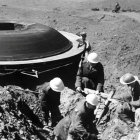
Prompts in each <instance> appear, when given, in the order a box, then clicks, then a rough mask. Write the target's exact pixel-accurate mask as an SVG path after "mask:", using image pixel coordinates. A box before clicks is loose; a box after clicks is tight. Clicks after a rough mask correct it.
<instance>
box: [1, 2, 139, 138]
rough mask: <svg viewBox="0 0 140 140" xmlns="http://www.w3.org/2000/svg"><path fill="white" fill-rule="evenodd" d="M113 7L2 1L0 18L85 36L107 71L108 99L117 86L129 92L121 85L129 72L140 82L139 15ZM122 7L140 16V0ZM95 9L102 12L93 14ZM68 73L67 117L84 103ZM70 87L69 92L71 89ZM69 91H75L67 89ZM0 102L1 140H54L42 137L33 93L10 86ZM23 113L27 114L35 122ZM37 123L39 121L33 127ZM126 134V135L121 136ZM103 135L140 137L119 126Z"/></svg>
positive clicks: (64, 102)
mask: <svg viewBox="0 0 140 140" xmlns="http://www.w3.org/2000/svg"><path fill="white" fill-rule="evenodd" d="M115 2H116V1H111V0H104V1H103V0H94V1H93V0H77V1H74V0H62V1H59V0H53V1H52V0H24V1H19V0H11V1H8V0H2V1H1V7H0V18H1V19H10V20H18V21H23V22H24V21H30V22H38V23H43V24H45V25H49V26H51V27H53V28H55V29H58V30H64V31H68V32H72V33H78V32H81V31H85V32H87V38H88V40H89V42H90V44H91V46H92V51H96V52H97V53H98V54H99V56H100V61H101V62H102V64H103V65H104V70H105V80H106V81H105V92H107V93H108V91H109V90H110V87H111V85H113V86H115V87H116V89H117V92H116V95H117V94H120V93H122V92H126V88H125V87H122V85H120V83H119V78H120V77H121V76H122V75H123V74H125V73H127V72H131V73H132V74H134V75H138V76H140V73H139V71H140V47H139V46H140V23H139V15H138V16H137V15H135V13H134V14H133V17H134V16H135V18H131V17H132V16H131V17H130V16H127V15H125V14H124V13H122V12H120V13H118V14H115V13H112V12H111V10H112V9H113V8H114V5H115ZM119 2H120V4H121V11H136V12H139V10H140V8H139V5H140V2H139V0H133V1H131V0H119ZM94 8H97V9H99V11H94V10H93V9H94ZM106 11H108V12H106ZM137 14H138V13H137ZM137 19H138V20H137ZM64 71H65V69H64V70H63V71H62V73H60V77H61V78H62V79H63V80H64V81H66V86H67V87H68V88H66V90H65V91H64V92H63V93H62V98H61V103H62V104H61V106H60V109H61V112H62V114H63V115H66V114H68V113H69V111H71V110H72V109H73V108H74V106H75V104H76V102H78V101H79V100H80V99H82V98H83V97H81V95H80V94H78V93H75V92H74V91H73V89H74V82H75V81H74V80H75V79H74V78H73V79H70V78H71V76H69V77H67V74H65V76H66V77H64V76H63V74H64ZM48 80H49V79H48V78H47V76H45V77H43V81H48ZM35 81H37V79H35ZM69 81H70V84H71V86H69V84H68V83H69ZM5 83H7V82H6V81H5ZM28 83H29V84H30V81H28V80H27V83H26V85H28ZM36 86H38V85H36ZM71 87H73V89H69V88H71ZM18 88H20V87H18ZM5 91H6V92H5ZM13 92H14V93H13ZM19 94H20V96H19ZM21 95H22V97H21ZM12 96H13V97H12ZM0 97H1V103H0V112H1V113H0V125H1V129H0V136H1V139H2V138H3V140H4V138H5V139H8V140H11V139H16V140H17V139H29V140H30V139H40V140H42V139H45V138H46V139H52V137H51V134H50V132H48V131H45V132H44V131H43V132H42V127H43V126H42V124H43V118H42V113H41V110H40V108H38V107H39V98H38V97H36V96H34V95H33V94H32V93H31V92H25V91H24V89H23V91H19V90H16V89H15V88H14V87H13V86H12V87H11V86H10V88H9V86H8V90H7V85H5V87H1V92H0ZM18 97H19V98H18ZM23 106H24V107H25V106H26V109H23ZM23 110H26V111H27V112H28V111H29V112H30V113H29V114H31V115H30V116H32V117H30V116H28V115H27V114H26V113H25V112H24V111H23ZM33 118H36V119H35V121H34V120H33ZM6 120H8V121H9V122H7V121H6ZM25 120H26V121H25ZM36 120H38V121H36ZM13 122H14V123H13ZM13 124H14V125H13ZM114 124H115V125H114ZM103 128H105V131H103V130H104V129H103ZM122 128H126V129H123V130H122ZM101 130H102V131H103V133H102V139H104V140H106V139H108V140H115V139H121V140H129V139H131V140H133V139H135V140H136V139H137V136H138V131H137V130H135V129H133V128H129V126H127V125H126V124H125V123H124V122H122V121H116V120H113V121H112V122H108V124H107V125H105V126H102V127H101ZM11 132H12V133H11ZM44 137H45V138H44Z"/></svg>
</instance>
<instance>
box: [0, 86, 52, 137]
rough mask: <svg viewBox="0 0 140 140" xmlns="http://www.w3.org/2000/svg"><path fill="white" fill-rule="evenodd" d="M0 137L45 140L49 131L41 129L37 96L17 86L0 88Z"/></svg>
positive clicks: (41, 122)
mask: <svg viewBox="0 0 140 140" xmlns="http://www.w3.org/2000/svg"><path fill="white" fill-rule="evenodd" d="M0 97H1V98H0V139H1V140H11V139H12V140H35V139H36V140H46V139H51V136H52V135H51V133H50V132H51V131H47V130H43V129H42V128H43V117H42V112H41V109H40V103H39V100H38V98H37V96H36V95H35V94H33V93H30V92H28V91H25V90H24V89H22V88H20V87H17V86H6V87H4V88H3V87H1V88H0Z"/></svg>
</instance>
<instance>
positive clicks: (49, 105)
mask: <svg viewBox="0 0 140 140" xmlns="http://www.w3.org/2000/svg"><path fill="white" fill-rule="evenodd" d="M64 87H65V86H64V83H63V81H62V80H61V79H60V78H58V77H56V78H54V79H52V80H51V81H50V82H49V83H47V84H46V85H45V87H44V89H43V94H42V97H41V107H42V111H43V115H44V119H45V122H46V125H48V121H49V120H48V119H49V117H50V116H49V113H51V123H52V124H51V126H52V127H54V126H55V125H56V124H57V123H58V121H59V120H60V119H62V116H61V113H60V110H59V105H60V94H61V91H63V89H64Z"/></svg>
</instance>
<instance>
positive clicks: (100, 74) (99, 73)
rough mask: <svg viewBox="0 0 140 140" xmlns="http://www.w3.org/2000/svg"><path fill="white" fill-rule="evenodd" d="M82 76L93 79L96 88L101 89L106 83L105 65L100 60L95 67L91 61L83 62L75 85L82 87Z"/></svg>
mask: <svg viewBox="0 0 140 140" xmlns="http://www.w3.org/2000/svg"><path fill="white" fill-rule="evenodd" d="M82 77H87V78H89V79H91V80H92V81H93V83H94V84H95V85H96V87H97V88H96V90H99V91H101V89H102V88H103V85H104V69H103V65H102V64H101V63H100V62H99V63H97V65H96V66H95V67H92V66H91V65H90V63H88V62H83V64H82V65H81V67H79V69H78V72H77V76H76V83H75V87H82Z"/></svg>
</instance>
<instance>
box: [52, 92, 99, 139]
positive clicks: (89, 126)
mask: <svg viewBox="0 0 140 140" xmlns="http://www.w3.org/2000/svg"><path fill="white" fill-rule="evenodd" d="M97 105H98V96H97V95H95V94H89V95H87V96H86V100H84V101H81V102H79V103H78V105H77V107H76V108H75V110H74V111H73V112H72V113H71V114H70V115H69V116H66V117H65V118H63V119H62V120H61V121H60V122H59V123H58V124H57V126H56V127H55V129H54V134H55V136H56V140H97V139H98V138H97V134H98V130H97V128H96V123H95V115H94V111H95V109H96V106H97Z"/></svg>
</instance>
